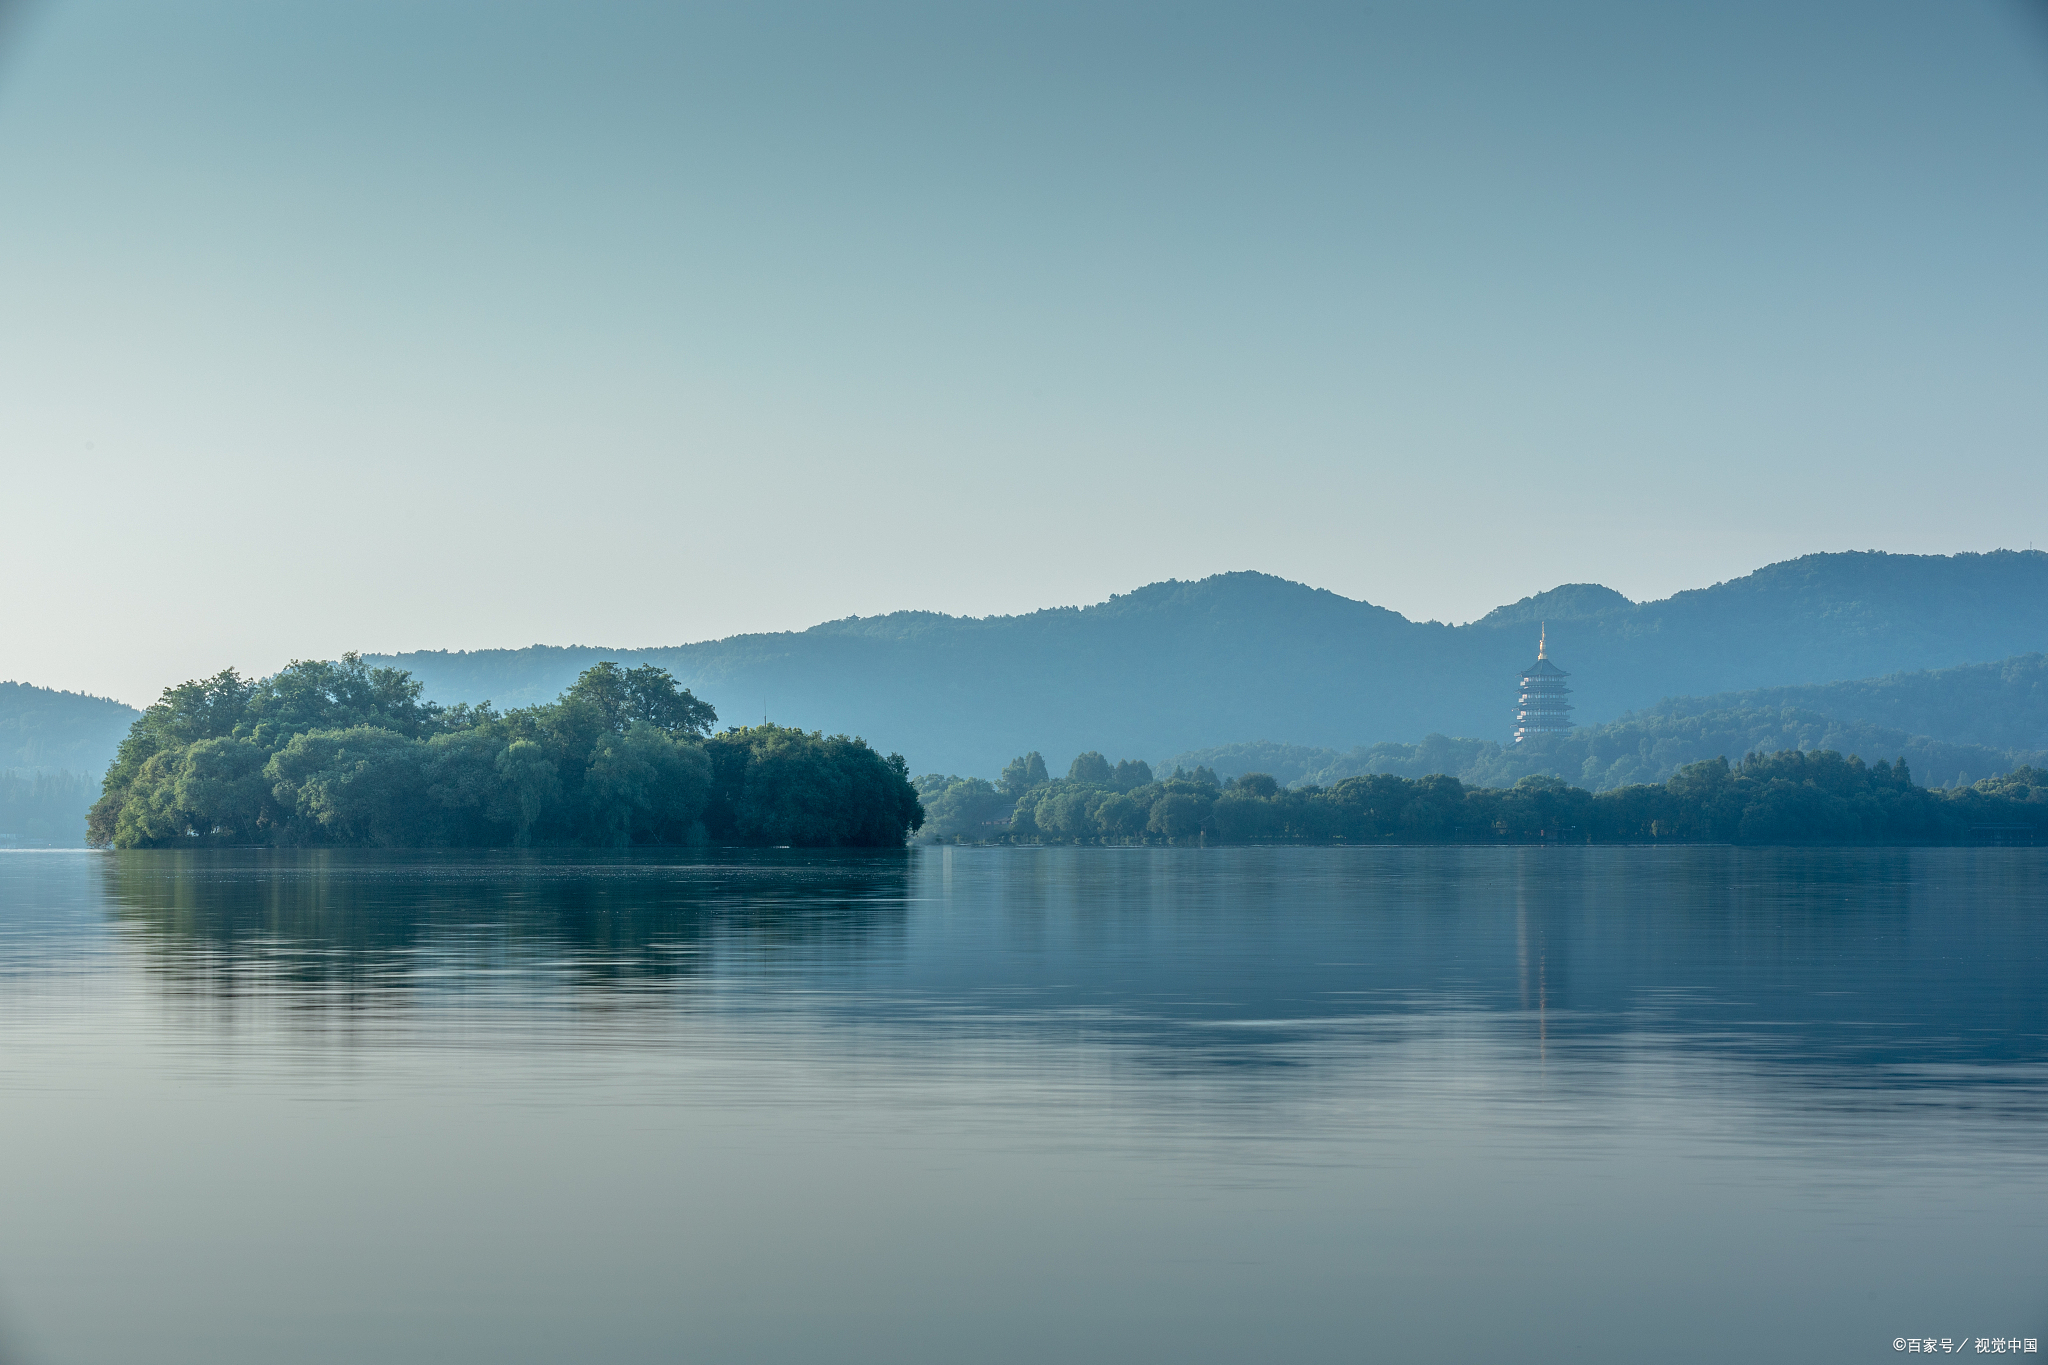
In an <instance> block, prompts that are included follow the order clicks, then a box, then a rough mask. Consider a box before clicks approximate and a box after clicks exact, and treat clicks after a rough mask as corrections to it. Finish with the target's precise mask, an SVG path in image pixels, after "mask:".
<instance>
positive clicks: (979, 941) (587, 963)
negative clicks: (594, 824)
mask: <svg viewBox="0 0 2048 1365" xmlns="http://www.w3.org/2000/svg"><path fill="white" fill-rule="evenodd" d="M2043 856H2044V855H2043V854H2042V853H2041V852H2040V851H2038V850H1990V851H1981V850H1767V851H1742V850H1733V849H1677V850H1670V849H1654V850H1627V849H1622V850H1602V849H1594V850H1571V849H1503V850H1494V849H1480V850H1472V849H1371V850H1293V849H1277V850H1219V851H1201V850H1192V851H1182V850H1132V851H1128V853H1126V852H1125V851H1119V850H958V849H940V850H927V851H922V852H911V853H902V854H881V855H864V856H838V855H823V856H811V855H801V854H790V853H782V854H775V853H767V854H759V855H753V856H748V857H740V858H734V857H710V856H702V857H691V856H673V857H647V856H633V855H619V856H615V857H591V856H589V855H574V856H566V855H547V854H530V855H512V854H506V855H495V856H493V855H485V856H477V857H466V858H450V857H448V856H446V855H393V854H375V855H372V854H347V853H310V854H305V853H301V854H264V853H232V852H191V853H152V854H143V855H126V856H115V857H109V858H106V859H104V860H102V861H101V863H100V871H99V876H100V878H101V882H102V886H103V894H104V899H105V903H106V905H107V906H108V907H109V909H110V911H111V915H112V919H113V922H114V924H115V925H116V926H117V927H118V932H119V934H120V935H121V937H122V938H123V939H124V940H125V941H127V942H129V943H130V944H132V945H133V946H134V947H135V948H136V949H138V950H139V952H140V953H141V955H142V958H143V960H144V961H145V962H146V963H147V964H148V968H149V970H150V972H151V973H152V975H153V976H155V977H156V978H157V979H158V980H159V981H160V982H162V983H163V984H164V986H165V988H166V989H167V990H168V991H169V992H171V993H173V994H177V995H182V996H188V997H202V998H210V999H214V1000H216V1001H233V1000H237V999H256V998H261V999H264V1000H268V1001H271V1002H274V1003H276V1004H278V1005H280V1006H282V1007H286V1008H293V1009H302V1010H303V1009H317V1010H322V1011H340V1012H347V1011H350V1010H363V1009H378V1010H384V1009H388V1008H390V1007H392V1006H393V1004H394V1002H397V1001H402V1000H405V999H408V998H413V997H426V998H437V997H447V996H451V995H465V994H466V995H470V996H478V997H487V998H489V999H491V1000H493V1001H495V1002H496V1003H497V1004H498V1005H500V1006H502V1007H506V1008H546V1007H548V1006H549V1005H550V1004H552V1003H558V1001H557V997H569V996H573V997H575V998H576V999H578V1000H579V1001H582V1002H584V1003H586V1004H587V1003H590V1002H591V1001H592V1000H594V999H598V998H602V999H603V1000H604V1001H605V1003H606V1004H607V1005H609V1006H611V1007H615V1008H634V1007H652V1006H660V1005H664V1004H670V1003H674V1001H673V996H674V993H675V992H677V991H679V990H690V989H695V988H698V987H701V986H703V985H705V984H707V983H710V982H729V981H737V982H743V983H745V982H751V983H752V985H751V986H750V987H749V989H750V990H751V991H754V992H758V993H761V994H762V997H763V998H762V999H755V1000H752V1001H751V1002H750V1003H751V1004H752V1005H753V1006H754V1007H762V1006H763V1005H764V1001H766V1000H767V998H768V997H773V996H776V994H777V992H780V993H781V998H779V999H778V1000H777V1001H776V1002H775V1003H777V1004H779V1005H780V1006H784V1007H787V1006H789V1004H790V1001H789V999H788V998H787V997H788V996H790V995H791V994H792V993H793V994H795V995H797V996H799V997H800V998H801V1001H802V1007H803V1009H804V1010H805V1011H806V1012H807V1013H808V1014H810V1015H812V1016H815V1017H818V1018H820V1019H821V1020H824V1019H831V1018H835V1017H836V1018H839V1019H841V1020H842V1022H845V1021H848V1020H851V1019H853V1018H858V1019H860V1020H861V1021H864V1022H876V1021H893V1022H896V1023H899V1024H916V1023H918V1022H920V1021H921V1022H922V1023H923V1024H925V1025H927V1026H929V1027H932V1028H943V1029H947V1030H955V1031H957V1030H962V1029H968V1030H984V1031H986V1030H1002V1031H1009V1032H1020V1031H1021V1032H1026V1033H1031V1032H1036V1033H1038V1034H1040V1035H1043V1036H1045V1037H1046V1038H1047V1039H1049V1040H1052V1039H1058V1038H1064V1037H1070V1036H1073V1035H1074V1033H1075V1030H1076V1029H1082V1030H1085V1032H1086V1033H1087V1035H1088V1036H1089V1037H1091V1038H1094V1039H1098V1040H1119V1041H1122V1042H1124V1043H1126V1044H1129V1045H1132V1046H1135V1047H1142V1049H1143V1050H1145V1051H1146V1052H1148V1053H1149V1054H1151V1055H1152V1057H1153V1060H1154V1062H1155V1064H1158V1065H1167V1066H1190V1065H1191V1066H1205V1067H1232V1068H1242V1067H1259V1066H1266V1067H1280V1068H1289V1067H1296V1066H1299V1065H1302V1064H1303V1063H1302V1052H1301V1045H1302V1044H1304V1043H1305V1042H1308V1041H1310V1040H1313V1039H1317V1038H1323V1037H1327V1036H1329V1035H1330V1034H1331V1032H1332V1030H1336V1029H1344V1030H1350V1031H1352V1032H1355V1031H1356V1030H1358V1029H1359V1028H1361V1027H1367V1026H1372V1027H1390V1028H1396V1029H1401V1028H1408V1027H1412V1025H1413V1023H1414V1022H1415V1021H1416V1020H1417V1019H1420V1018H1451V1017H1456V1018H1469V1017H1479V1018H1485V1019H1487V1020H1490V1021H1491V1024H1490V1026H1491V1027H1493V1028H1495V1029H1497V1030H1500V1031H1502V1032H1503V1033H1504V1034H1505V1035H1507V1036H1519V1037H1522V1038H1525V1039H1526V1040H1527V1041H1528V1042H1529V1043H1530V1044H1531V1045H1532V1047H1533V1049H1534V1056H1535V1060H1536V1061H1538V1062H1539V1063H1543V1062H1549V1061H1551V1060H1553V1058H1554V1053H1555V1052H1556V1049H1558V1048H1560V1047H1567V1048H1569V1049H1571V1051H1572V1054H1573V1055H1574V1056H1577V1057H1580V1058H1585V1057H1589V1056H1592V1055H1596V1054H1598V1053H1599V1052H1600V1051H1601V1050H1602V1049H1608V1050H1612V1049H1614V1048H1616V1047H1623V1046H1629V1047H1633V1046H1640V1045H1642V1044H1643V1043H1644V1042H1646V1041H1647V1040H1654V1041H1655V1043H1656V1045H1657V1046H1659V1047H1661V1048H1668V1049H1679V1050H1683V1051H1689V1052H1694V1053H1705V1054H1713V1055H1716V1056H1720V1057H1724V1058H1731V1057H1732V1058H1740V1059H1742V1060H1743V1062H1744V1063H1745V1064H1746V1065H1751V1066H1768V1067H1770V1068H1772V1069H1774V1070H1779V1071H1792V1072H1799V1071H1805V1072H1808V1073H1811V1076H1812V1079H1813V1080H1815V1081H1816V1083H1827V1084H1842V1085H1851V1084H1853V1085H1857V1086H1862V1085H1867V1084H1871V1083H1872V1077H1873V1076H1875V1075H1877V1074H1880V1073H1882V1074H1883V1075H1885V1076H1886V1077H1888V1078H1889V1081H1890V1082H1891V1083H1906V1082H1907V1081H1908V1080H1910V1083H1912V1084H1915V1085H1924V1086H1938V1085H1941V1084H1944V1083H1948V1081H1949V1080H1953V1079H1954V1078H1956V1077H1963V1076H1967V1077H1968V1078H1969V1080H1970V1082H1971V1083H1972V1084H1977V1083H1982V1082H1985V1081H1986V1078H1987V1077H1991V1075H1992V1073H1991V1072H1988V1071H1985V1070H1983V1068H1985V1067H1988V1066H1992V1065H1994V1064H1997V1065H2003V1066H2006V1067H2009V1068H2011V1067H2017V1068H2019V1069H2017V1070H2011V1071H2009V1072H2004V1073H1999V1074H2001V1075H2005V1076H2009V1077H2011V1078H2013V1083H2015V1084H2019V1083H2025V1084H2029V1085H2031V1084H2032V1072H2031V1071H2029V1070H2027V1068H2030V1067H2034V1066H2037V1065H2039V1064H2040V1063H2042V1062H2043V1061H2044V1060H2048V1043H2044V1038H2048V1005H2044V999H2043V996H2042V994H2041V992H2040V991H2039V990H2038V989H2037V988H2036V983H2037V982H2038V981H2039V980H2040V978H2041V974H2042V970H2043V968H2044V967H2048V952H2044V935H2043V928H2042V926H2043V923H2044V908H2048V907H2044V892H2043V886H2044V878H2043V875H2042V874H2043V870H2044V869H2043V865H2042V858H2043ZM1959 1067H1961V1068H1975V1069H1974V1070H1967V1069H1966V1070H1962V1071H1958V1070H1955V1068H1959ZM1855 1073H1861V1074H1860V1075H1857V1074H1855ZM1945 1078H1946V1079H1945ZM1992 1083H1998V1082H1997V1081H1996V1080H1995V1079H1994V1080H1993V1081H1992Z"/></svg>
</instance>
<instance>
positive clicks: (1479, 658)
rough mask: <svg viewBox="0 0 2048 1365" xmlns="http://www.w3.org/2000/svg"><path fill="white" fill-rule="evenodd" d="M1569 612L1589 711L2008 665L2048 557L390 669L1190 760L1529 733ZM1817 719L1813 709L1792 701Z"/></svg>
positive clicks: (433, 687)
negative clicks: (1236, 749) (590, 682)
mask: <svg viewBox="0 0 2048 1365" xmlns="http://www.w3.org/2000/svg"><path fill="white" fill-rule="evenodd" d="M1539 620H1548V621H1549V622H1550V624H1551V630H1550V642H1551V648H1550V653H1551V657H1552V658H1554V659H1555V660H1557V661H1558V662H1559V663H1560V664H1561V665H1562V666H1563V667H1564V668H1566V669H1567V670H1569V671H1570V673H1571V674H1572V679H1571V685H1572V686H1573V688H1574V689H1575V693H1574V696H1573V698H1572V700H1573V701H1574V703H1575V704H1576V705H1577V706H1578V708H1579V710H1578V712H1577V718H1578V719H1580V720H1582V721H1585V722H1589V723H1593V724H1599V723H1601V722H1605V721H1608V720H1612V719H1615V718H1617V717H1620V716H1621V715H1622V714H1624V713H1625V712H1628V711H1631V710H1643V709H1645V708H1648V707H1651V706H1654V705H1655V704H1657V703H1658V702H1659V701H1660V700H1661V699H1664V698H1672V697H1707V696H1712V695H1714V694H1718V693H1726V692H1738V691H1746V690H1751V689H1757V688H1799V687H1811V686H1816V685H1825V684H1834V683H1838V682H1841V681H1843V680H1846V679H1857V678H1872V677H1877V676H1880V675H1888V674H1894V673H1899V672H1910V671H1917V670H1929V669H1947V668H1952V667H1954V666H1956V665H1963V664H1988V663H1991V662H1993V661H1998V660H2006V659H2009V658H2011V657H2013V656H2016V655H2024V654H2029V653H2032V652H2035V651H2039V650H2041V649H2043V648H2044V646H2048V552H2041V551H2014V550H1999V551H1993V552H1991V553H1987V554H1963V555H1953V556H1935V555H1892V554H1884V553H1881V552H1877V551H1859V552H1849V553H1838V554H1815V555H1808V556H1805V557H1803V558H1800V559H1795V560H1789V561H1786V562H1784V563H1781V564H1773V565H1770V566H1768V567H1766V568H1763V569H1759V570H1758V571H1757V572H1755V573H1752V574H1748V575H1746V576H1744V577H1741V578H1737V579H1733V580H1730V581H1729V582H1726V583H1719V584H1716V585H1714V586H1712V587H1708V588H1698V589H1691V590H1688V591H1686V592H1681V593H1678V594H1677V595H1675V596H1673V597H1669V598H1666V599H1663V600H1662V601H1657V602H1642V603H1636V602H1630V601H1629V600H1628V599H1627V598H1626V597H1624V596H1622V595H1621V594H1620V593H1617V592H1614V591H1612V590H1611V589H1607V588H1602V587H1600V586H1598V585H1594V584H1574V585H1567V586H1565V587H1562V588H1555V589H1552V590H1550V591H1549V592H1547V593H1540V594H1537V595H1535V596H1533V597H1529V598H1525V599H1523V600H1522V601H1520V602H1517V603H1514V604H1511V605H1510V606H1507V607H1502V608H1499V609H1497V610H1496V611H1494V612H1492V613H1489V614H1488V615H1487V616H1486V617H1483V618H1481V619H1480V620H1478V621H1475V622H1472V623H1471V624H1469V625H1465V626H1447V625H1443V624H1441V623H1438V622H1416V621H1410V620H1408V619H1407V618H1405V617H1403V616H1401V615H1400V614H1399V613H1397V612H1393V611H1389V610H1387V609H1386V608H1383V607H1377V606H1374V605H1372V604H1371V603H1367V602H1358V601H1353V600H1351V599H1349V598H1345V597H1341V596H1339V595H1337V594H1336V593H1332V592H1329V591H1327V590H1325V589H1318V588H1310V587H1306V586H1304V585H1302V584H1298V583H1291V582H1288V581H1287V580H1284V579H1280V578H1275V577H1273V576H1271V575H1267V574H1261V573H1252V572H1242V573H1230V574H1220V575H1217V576H1215V577H1212V578H1206V579H1203V580H1201V581H1199V582H1180V581H1167V582H1164V583H1154V584H1151V585H1149V586H1147V587H1143V588H1139V589H1137V590H1135V591H1133V592H1130V593H1126V594H1121V595H1118V596H1113V597H1111V598H1110V599H1109V600H1107V601H1105V602H1101V603H1097V604H1095V605H1092V606H1088V607H1055V608H1049V609H1046V610H1043V611H1038V612H1032V613H1030V614H1027V615H1022V616H999V617H987V618H972V617H953V616H945V615H941V614H938V613H934V612H922V611H905V612H896V613H892V614H890V615H887V616H881V617H870V618H859V617H850V618H847V619H845V620H842V621H831V622H826V623H824V624H822V625H819V626H814V627H812V628H811V629H809V630H806V631H800V632H786V633H779V634H769V635H741V636H734V637H731V638H729V639H725V640H715V641H707V642H703V643H699V644H688V645H680V646H673V647H667V648H655V649H602V648H596V647H589V646H567V647H550V646H533V647H530V648H528V649H523V650H480V651H474V652H470V653H446V652H440V651H422V652H417V653H408V654H397V655H385V656H376V657H375V658H374V660H373V662H376V663H380V664H391V665H395V666H397V667H401V668H406V669H409V670H411V671H412V672H413V674H414V675H415V676H416V677H418V678H419V679H420V680H421V681H422V682H423V683H425V685H426V690H427V695H428V696H430V697H432V698H434V699H435V700H438V701H442V702H446V703H454V702H460V701H470V702H476V701H483V700H486V699H489V700H491V701H494V702H496V703H497V704H498V705H500V706H507V705H520V704H525V703H528V702H532V701H536V700H542V699H545V698H550V697H552V696H554V695H555V694H556V693H557V692H558V691H560V690H561V688H562V687H563V686H565V685H566V684H567V683H568V682H570V681H572V680H573V679H574V678H575V676H576V674H577V673H578V672H580V671H581V670H582V669H583V668H586V667H588V666H589V665H590V664H592V663H596V662H599V661H601V660H604V659H616V660H618V661H619V662H621V663H623V664H629V665H633V664H643V663H655V664H660V665H661V666H663V667H666V668H668V669H670V670H671V671H673V672H674V673H675V674H676V675H677V676H678V677H679V678H680V679H682V680H683V682H684V683H685V684H687V685H688V686H689V687H691V688H692V689H693V690H694V691H696V693H697V694H698V695H699V696H701V697H703V698H705V699H706V700H708V701H710V702H712V704H713V705H715V706H717V707H718V708H719V712H720V714H721V716H722V717H724V719H725V720H726V721H728V722H737V721H743V720H746V719H749V718H751V717H753V716H756V715H758V714H760V709H761V707H762V706H763V702H764V700H765V702H766V705H767V709H768V711H769V713H770V714H771V716H772V717H773V718H774V719H776V720H777V721H779V722H783V723H787V724H793V725H800V726H802V727H804V728H807V729H823V730H827V731H842V730H843V731H846V732H848V733H854V734H861V735H864V736H865V737H866V738H867V739H868V740H869V741H870V742H872V743H874V744H876V745H877V746H878V747H880V748H882V749H883V750H885V751H889V750H894V751H899V752H901V753H903V754H904V755H905V756H906V757H908V758H909V760H910V762H911V766H912V769H913V771H920V772H923V771H952V772H968V773H992V772H994V771H996V770H997V769H999V768H1000V767H1001V766H1002V764H1003V763H1004V762H1006V761H1007V760H1008V759H1009V758H1011V757H1012V756H1014V755H1016V754H1019V753H1022V752H1025V751H1027V750H1032V749H1036V750H1039V751H1041V752H1045V753H1048V754H1072V753H1078V752H1083V751H1086V750H1091V749H1093V750H1099V751H1101V752H1104V753H1117V754H1129V755H1162V756H1163V755H1168V754H1173V753H1178V752H1185V751H1188V750H1193V749H1199V748H1204V747H1210V746H1214V745H1218V744H1228V743H1232V742H1241V741H1245V740H1249V739H1254V738H1260V737H1264V738H1268V739H1273V740H1284V741H1285V742H1288V743H1292V744H1298V745H1307V746H1311V747H1323V748H1331V749H1336V750H1338V751H1340V752H1343V751H1347V750H1349V749H1351V748H1353V747H1355V746H1358V745H1360V744H1370V743H1371V742H1373V741H1375V740H1400V739H1408V738H1410V737H1413V736H1416V735H1425V734H1430V733H1432V732H1436V733H1443V734H1466V735H1478V736H1482V737H1489V736H1490V737H1495V738H1497V739H1503V740H1504V739H1506V738H1507V737H1508V734H1509V731H1510V729H1511V726H1510V722H1509V707H1510V705H1511V703H1512V701H1513V696H1514V683H1515V678H1516V676H1517V675H1518V673H1519V671H1520V670H1521V668H1522V667H1523V666H1525V665H1526V664H1528V663H1529V662H1530V660H1531V659H1532V658H1533V656H1534V653H1535V643H1536V642H1535V629H1534V627H1535V624H1536V622H1537V621H1539ZM1795 709H1796V708H1795Z"/></svg>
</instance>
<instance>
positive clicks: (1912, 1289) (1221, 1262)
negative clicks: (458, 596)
mask: <svg viewBox="0 0 2048 1365" xmlns="http://www.w3.org/2000/svg"><path fill="white" fill-rule="evenodd" d="M2044 968H2048V850H2035V849H1913V850H1836V849H1823V850H1740V849H1729V848H1657V849H1631V848H1576V849H1573V848H1371V849H1344V848H1274V849H1257V848H1234V849H1158V848H1149V849H1148V848H1131V849H1110V848H1097V849H1029V848H1017V849H1003V848H985V849H984V848H940V849H919V850H912V851H907V852H902V853H885V854H869V855H827V854H807V853H802V852H764V853H758V854H747V855H730V854H723V853H713V854H702V855H690V854H673V855H657V854H619V855H593V854H587V853H585V854H539V853H536V854H531V855H520V854H513V853H502V854H467V853H461V854H369V853H341V852H328V853H318V852H313V853H268V852H258V851H249V852H218V853H205V852H141V853H122V854H106V853H91V852H62V853H59V852H49V853H29V852H14V853H0V1106H4V1108H0V1113H4V1116H5V1118H4V1122H0V1211H4V1220H5V1221H4V1229H5V1231H4V1237H0V1357H4V1359H5V1360H7V1361H9V1362H15V1365H70V1363H71V1362H137V1361H147V1362H157V1363H158V1365H164V1363H168V1362H206V1365H239V1363H240V1362H278V1361H292V1362H327V1361H334V1362H341V1361H347V1362H360V1361H371V1360H375V1361H400V1362H411V1361H421V1362H425V1361H433V1362H469V1361H476V1362H496V1363H502V1362H524V1361H550V1362H552V1361H565V1360H590V1361H607V1362H609V1361H792V1362H794V1361H803V1362H819V1361H835V1362H837V1361H856V1362H864V1361H875V1362H882V1361H889V1362H925V1361H932V1362H937V1361H949V1362H950V1361H977V1362H979V1361H997V1362H1010V1361H1016V1362H1027V1361H1028V1362H1040V1361H1162V1362H1164V1361H1173V1362H1206V1361H1233V1362H1234V1361H1252V1360H1259V1361H1366V1360H1392V1359H1404V1360H1489V1361H1495V1360H1498V1361H1509V1360H1514V1361H1521V1360H1582V1361H1649V1360H1656V1361H1664V1360H1670V1361H1725V1360H1733V1359H1764V1360H1774V1361H1778V1360H1782V1361H1792V1360H1797V1361H1867V1360H1877V1359H1888V1358H1893V1357H1895V1356H1897V1355H1899V1354H1901V1352H1900V1351H1899V1350H1896V1349H1895V1346H1894V1343H1895V1341H1897V1340H1898V1339H1901V1338H1904V1339H1909V1340H1910V1342H1911V1344H1912V1345H1913V1346H1914V1347H1916V1348H1917V1346H1918V1344H1919V1342H1920V1341H1921V1340H1923V1339H1929V1338H1933V1339H1936V1340H1937V1341H1938V1339H1940V1338H1949V1339H1951V1340H1952V1341H1953V1342H1956V1343H1963V1344H1966V1345H1968V1347H1969V1349H1970V1351H1971V1352H1972V1353H1974V1351H1975V1341H1976V1339H1977V1338H1980V1337H1981V1338H1987V1339H1998V1340H1999V1342H2000V1344H2001V1345H2002V1344H2003V1343H2004V1341H2006V1340H2021V1339H2024V1338H2028V1337H2032V1338H2036V1339H2038V1338H2040V1337H2042V1336H2048V1331H2044V1328H2048V1125H2044V1119H2048V1002H2044V998H2043V992H2042V986H2043V982H2044ZM1936 1349H1939V1347H1938V1346H1937V1347H1936Z"/></svg>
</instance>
